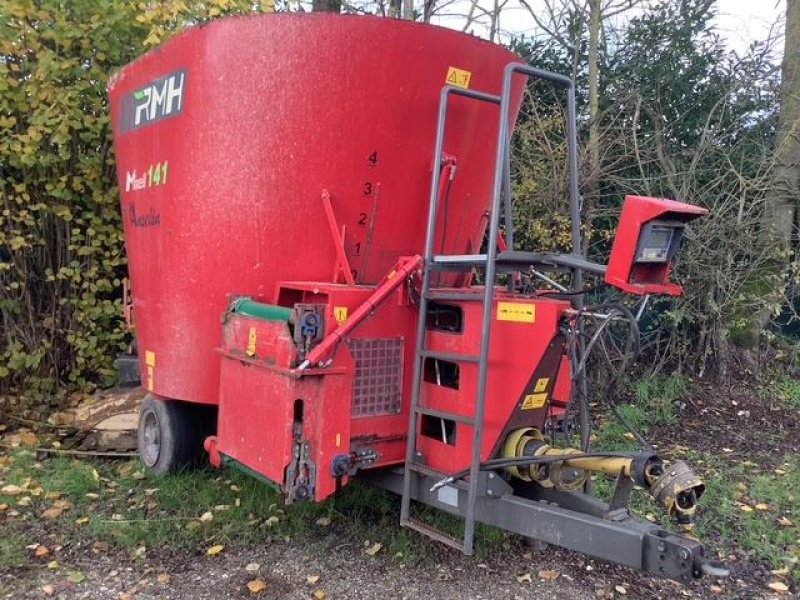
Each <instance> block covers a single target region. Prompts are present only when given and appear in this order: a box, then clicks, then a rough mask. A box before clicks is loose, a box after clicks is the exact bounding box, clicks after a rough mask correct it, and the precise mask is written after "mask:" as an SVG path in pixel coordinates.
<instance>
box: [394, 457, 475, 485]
mask: <svg viewBox="0 0 800 600" xmlns="http://www.w3.org/2000/svg"><path fill="white" fill-rule="evenodd" d="M408 470H409V471H414V472H415V473H419V474H420V475H422V476H423V477H427V478H428V479H433V480H435V481H441V480H442V479H444V478H445V477H447V476H448V474H447V473H442V472H441V471H437V470H436V469H431V468H430V467H429V466H428V465H423V464H422V463H416V462H415V463H411V464H409V465H408ZM448 485H450V486H452V487H456V488H458V489H461V490H468V489H469V484H468V483H467V482H466V481H464V480H463V479H459V480H457V481H454V482H452V483H449V484H448Z"/></svg>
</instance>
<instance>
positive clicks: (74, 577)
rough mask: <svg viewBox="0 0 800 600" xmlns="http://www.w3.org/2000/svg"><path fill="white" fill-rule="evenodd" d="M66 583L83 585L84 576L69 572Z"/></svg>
mask: <svg viewBox="0 0 800 600" xmlns="http://www.w3.org/2000/svg"><path fill="white" fill-rule="evenodd" d="M67 581H69V582H70V583H83V582H84V581H86V575H84V574H83V573H81V572H80V571H70V573H69V574H68V575H67Z"/></svg>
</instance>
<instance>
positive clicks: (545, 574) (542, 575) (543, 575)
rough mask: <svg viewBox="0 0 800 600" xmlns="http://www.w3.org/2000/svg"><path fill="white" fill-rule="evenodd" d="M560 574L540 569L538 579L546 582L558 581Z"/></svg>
mask: <svg viewBox="0 0 800 600" xmlns="http://www.w3.org/2000/svg"><path fill="white" fill-rule="evenodd" d="M559 575H561V573H560V572H559V571H555V570H552V569H542V570H541V571H539V579H544V580H547V581H553V580H554V579H558V577H559Z"/></svg>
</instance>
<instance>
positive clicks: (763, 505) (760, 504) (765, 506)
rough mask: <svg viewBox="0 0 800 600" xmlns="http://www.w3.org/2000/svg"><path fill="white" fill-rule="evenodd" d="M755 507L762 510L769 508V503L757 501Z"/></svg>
mask: <svg viewBox="0 0 800 600" xmlns="http://www.w3.org/2000/svg"><path fill="white" fill-rule="evenodd" d="M755 509H756V510H762V511H763V510H769V504H765V503H764V502H759V503H758V504H756V506H755Z"/></svg>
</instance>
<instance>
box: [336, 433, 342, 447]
mask: <svg viewBox="0 0 800 600" xmlns="http://www.w3.org/2000/svg"><path fill="white" fill-rule="evenodd" d="M341 446H342V434H341V433H337V434H336V447H337V448H341Z"/></svg>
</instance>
